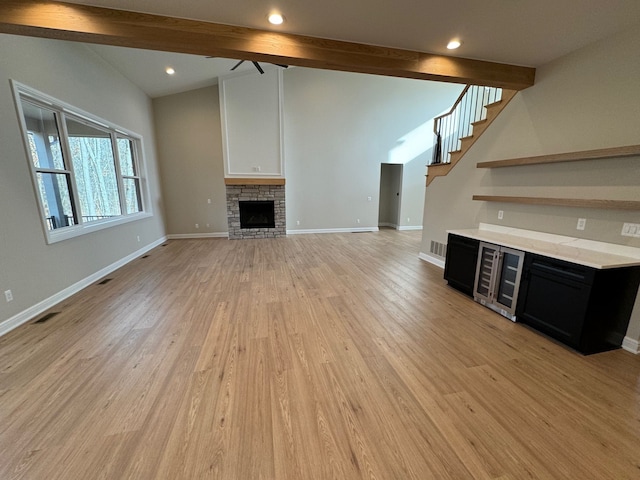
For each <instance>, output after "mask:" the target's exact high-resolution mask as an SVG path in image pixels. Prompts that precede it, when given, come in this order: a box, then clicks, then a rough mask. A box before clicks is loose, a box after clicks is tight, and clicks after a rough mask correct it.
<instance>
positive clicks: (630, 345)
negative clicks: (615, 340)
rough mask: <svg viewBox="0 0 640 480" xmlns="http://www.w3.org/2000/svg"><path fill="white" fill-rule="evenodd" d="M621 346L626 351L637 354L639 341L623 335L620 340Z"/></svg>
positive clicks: (639, 345)
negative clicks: (622, 338)
mask: <svg viewBox="0 0 640 480" xmlns="http://www.w3.org/2000/svg"><path fill="white" fill-rule="evenodd" d="M622 348H623V349H625V350H626V351H627V352H631V353H635V354H636V355H638V354H640V341H638V340H634V339H633V338H631V337H624V340H623V341H622Z"/></svg>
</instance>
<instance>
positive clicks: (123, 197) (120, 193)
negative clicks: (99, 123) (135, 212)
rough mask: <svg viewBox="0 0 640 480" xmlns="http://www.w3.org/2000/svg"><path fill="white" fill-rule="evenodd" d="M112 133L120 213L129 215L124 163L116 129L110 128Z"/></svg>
mask: <svg viewBox="0 0 640 480" xmlns="http://www.w3.org/2000/svg"><path fill="white" fill-rule="evenodd" d="M109 134H110V135H111V148H112V149H113V158H114V161H115V162H116V164H115V168H116V181H117V182H118V200H120V214H121V215H123V216H124V215H128V213H127V199H126V193H125V191H124V183H123V182H122V171H121V168H122V164H121V163H120V151H119V150H118V137H117V135H116V132H115V131H114V130H111V129H110V130H109Z"/></svg>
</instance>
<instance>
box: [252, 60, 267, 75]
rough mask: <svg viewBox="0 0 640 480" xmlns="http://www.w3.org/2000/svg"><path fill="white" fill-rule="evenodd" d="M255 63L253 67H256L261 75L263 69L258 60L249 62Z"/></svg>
mask: <svg viewBox="0 0 640 480" xmlns="http://www.w3.org/2000/svg"><path fill="white" fill-rule="evenodd" d="M251 63H253V64H254V65H255V67H256V68H257V69H258V71H259V72H260V75H262V74H263V73H264V70H263V69H262V67H261V66H260V64H259V63H258V62H251Z"/></svg>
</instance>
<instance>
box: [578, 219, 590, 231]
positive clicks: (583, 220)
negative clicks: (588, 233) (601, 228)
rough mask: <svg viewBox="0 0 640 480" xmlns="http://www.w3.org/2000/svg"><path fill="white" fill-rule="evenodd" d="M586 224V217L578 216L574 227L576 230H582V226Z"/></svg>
mask: <svg viewBox="0 0 640 480" xmlns="http://www.w3.org/2000/svg"><path fill="white" fill-rule="evenodd" d="M586 225H587V219H586V218H579V219H578V225H576V228H577V229H578V230H584V227H585V226H586Z"/></svg>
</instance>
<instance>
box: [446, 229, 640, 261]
mask: <svg viewBox="0 0 640 480" xmlns="http://www.w3.org/2000/svg"><path fill="white" fill-rule="evenodd" d="M447 233H452V234H454V235H460V236H462V237H467V238H474V239H476V240H480V241H481V242H489V243H494V244H498V245H503V246H505V247H509V248H515V249H517V250H523V251H525V252H529V253H535V254H538V255H544V256H546V257H551V258H556V259H558V260H564V261H567V262H572V263H577V264H579V265H584V266H586V267H591V268H597V269H606V268H620V267H631V266H640V248H635V247H628V246H624V245H616V244H612V243H604V242H596V241H592V240H585V239H581V238H574V237H565V236H562V235H554V234H550V233H542V232H535V231H531V230H523V229H519V228H511V227H503V226H500V225H491V224H487V223H481V224H480V226H479V227H478V228H475V229H468V230H447Z"/></svg>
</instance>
